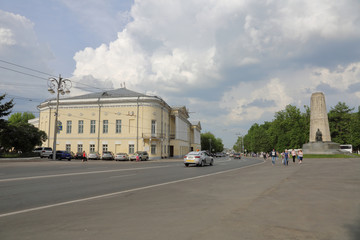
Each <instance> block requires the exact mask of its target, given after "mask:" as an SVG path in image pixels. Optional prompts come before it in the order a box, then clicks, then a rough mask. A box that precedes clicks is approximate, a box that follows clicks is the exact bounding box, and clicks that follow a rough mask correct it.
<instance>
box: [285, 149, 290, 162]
mask: <svg viewBox="0 0 360 240" xmlns="http://www.w3.org/2000/svg"><path fill="white" fill-rule="evenodd" d="M288 164H289V152H288V150H287V149H286V150H285V153H284V165H285V166H287V165H288Z"/></svg>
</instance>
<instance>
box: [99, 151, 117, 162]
mask: <svg viewBox="0 0 360 240" xmlns="http://www.w3.org/2000/svg"><path fill="white" fill-rule="evenodd" d="M101 159H102V160H114V154H113V153H112V152H109V151H107V152H103V154H102V156H101Z"/></svg>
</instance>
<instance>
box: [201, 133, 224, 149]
mask: <svg viewBox="0 0 360 240" xmlns="http://www.w3.org/2000/svg"><path fill="white" fill-rule="evenodd" d="M210 146H211V149H210ZM201 149H202V150H209V151H211V152H222V151H223V150H224V144H223V143H222V140H221V139H220V138H216V137H215V136H214V134H212V133H211V132H206V133H202V134H201Z"/></svg>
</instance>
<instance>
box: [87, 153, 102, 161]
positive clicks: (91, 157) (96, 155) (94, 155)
mask: <svg viewBox="0 0 360 240" xmlns="http://www.w3.org/2000/svg"><path fill="white" fill-rule="evenodd" d="M100 158H101V157H100V154H99V153H98V152H91V153H89V155H88V159H89V160H99V159H100Z"/></svg>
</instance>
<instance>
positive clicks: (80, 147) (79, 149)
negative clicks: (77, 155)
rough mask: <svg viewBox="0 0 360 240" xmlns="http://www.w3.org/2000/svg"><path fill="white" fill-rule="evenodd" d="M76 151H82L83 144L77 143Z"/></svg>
mask: <svg viewBox="0 0 360 240" xmlns="http://www.w3.org/2000/svg"><path fill="white" fill-rule="evenodd" d="M77 152H83V145H82V144H78V146H77Z"/></svg>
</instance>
